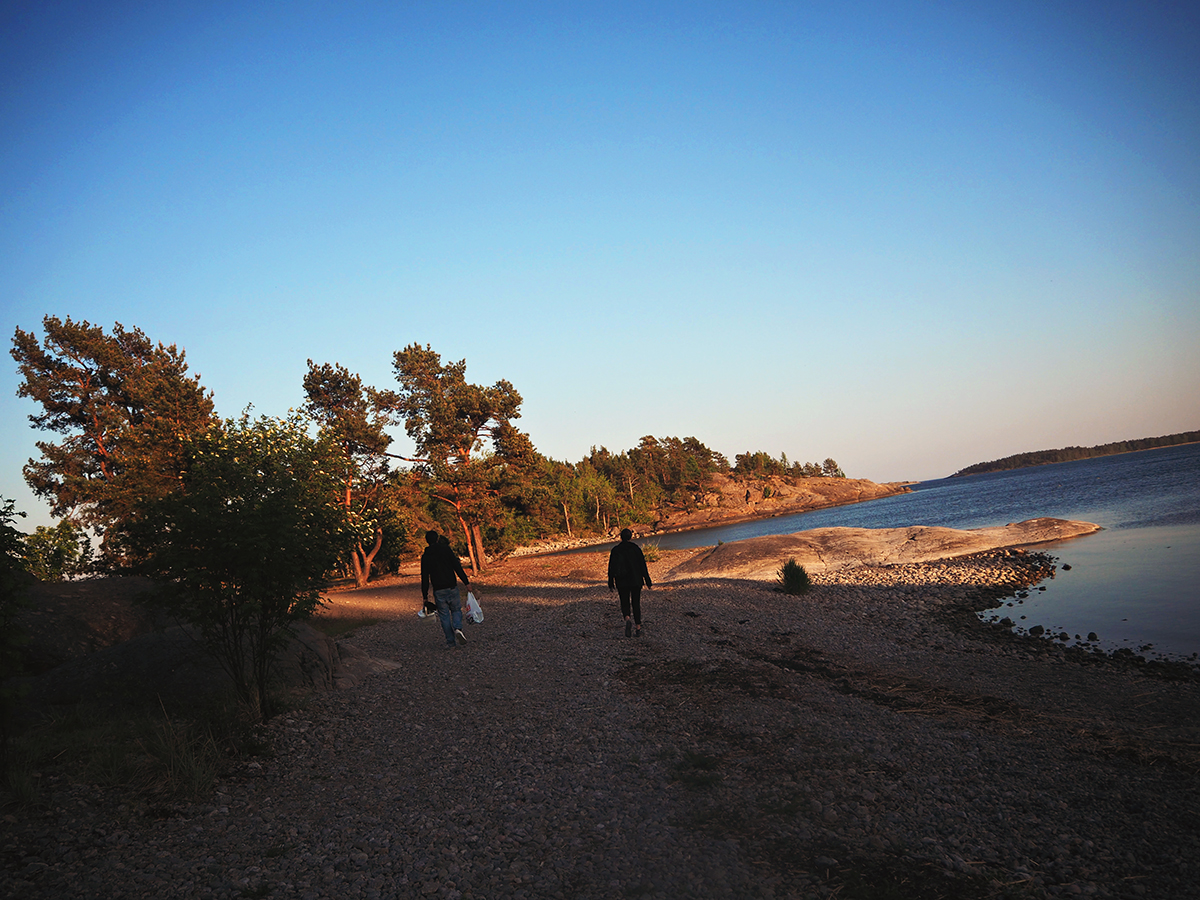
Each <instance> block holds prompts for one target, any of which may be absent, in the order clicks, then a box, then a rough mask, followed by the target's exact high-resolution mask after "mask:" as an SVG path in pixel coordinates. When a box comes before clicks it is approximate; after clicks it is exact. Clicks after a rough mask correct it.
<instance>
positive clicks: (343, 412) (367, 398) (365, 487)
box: [304, 359, 395, 587]
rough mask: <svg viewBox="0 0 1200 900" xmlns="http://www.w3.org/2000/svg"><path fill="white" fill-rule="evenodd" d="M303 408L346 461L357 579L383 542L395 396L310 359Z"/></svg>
mask: <svg viewBox="0 0 1200 900" xmlns="http://www.w3.org/2000/svg"><path fill="white" fill-rule="evenodd" d="M304 395H305V398H306V399H305V404H304V410H305V412H307V413H308V414H309V416H311V417H312V418H313V420H314V421H315V422H317V424H318V425H319V427H320V429H321V433H322V434H323V435H324V436H325V437H326V438H327V439H328V440H329V442H330V443H331V444H332V445H333V446H334V447H336V448H337V451H338V453H339V455H340V457H341V464H342V487H343V491H342V500H341V502H342V506H343V508H344V509H345V511H346V515H347V516H348V518H349V521H350V523H351V527H352V529H353V531H354V532H355V537H354V540H352V541H351V542H350V551H349V564H350V569H351V571H352V573H353V575H354V583H355V584H356V585H357V586H358V587H362V586H364V585H365V584H366V583H367V581H368V580H369V578H370V575H371V566H372V563H373V562H374V560H375V555H376V554H377V553H378V552H379V551H380V549H381V548H382V547H383V539H384V507H385V504H384V496H383V495H384V486H385V485H386V483H387V474H388V462H387V460H388V455H389V454H388V452H387V450H388V447H389V446H390V445H391V443H392V439H391V437H390V436H389V435H388V434H387V432H386V431H385V430H384V429H385V428H386V427H387V426H388V424H390V422H391V418H390V416H389V408H390V406H392V405H394V404H395V397H394V395H392V394H390V393H381V392H379V391H376V390H375V389H374V388H370V387H364V386H363V383H362V379H361V378H360V377H359V376H358V375H352V374H351V373H350V371H349V370H348V369H346V368H345V367H344V366H342V365H340V364H337V363H335V364H333V365H330V364H329V363H325V364H324V365H321V366H318V365H316V364H315V363H314V362H313V361H312V360H311V359H310V360H309V361H308V373H307V374H306V375H305V376H304Z"/></svg>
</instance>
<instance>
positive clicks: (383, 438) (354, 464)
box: [10, 316, 844, 584]
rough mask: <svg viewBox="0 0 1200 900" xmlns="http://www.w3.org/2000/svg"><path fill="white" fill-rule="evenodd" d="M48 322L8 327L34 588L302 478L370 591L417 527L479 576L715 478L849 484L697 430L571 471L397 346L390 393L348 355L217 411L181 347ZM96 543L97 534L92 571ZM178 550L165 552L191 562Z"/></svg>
mask: <svg viewBox="0 0 1200 900" xmlns="http://www.w3.org/2000/svg"><path fill="white" fill-rule="evenodd" d="M42 324H43V330H44V336H43V337H42V338H39V337H38V336H37V335H36V334H34V333H30V332H25V331H22V330H21V329H19V328H18V329H17V330H16V333H15V335H14V338H13V346H12V349H11V351H10V352H11V355H12V357H13V359H14V360H15V361H16V363H17V365H18V368H19V372H20V375H21V377H22V381H21V384H20V387H19V390H18V393H19V395H20V396H23V397H27V398H29V399H31V400H32V401H34V402H35V403H36V404H37V406H38V411H37V412H36V413H34V414H33V415H31V416H30V420H31V422H32V424H33V425H34V427H36V428H37V429H39V430H41V431H43V432H45V433H46V436H47V439H45V440H41V441H39V442H38V443H37V447H38V450H39V452H40V453H41V456H40V458H37V459H31V460H29V462H28V464H27V465H26V466H25V469H24V474H25V478H26V481H27V482H28V484H29V485H30V487H31V488H32V489H33V491H34V493H35V494H37V495H38V496H39V497H42V498H45V499H46V500H48V501H49V502H50V505H51V509H52V512H53V514H54V515H55V516H56V517H59V518H60V519H61V521H60V522H59V524H58V525H57V526H55V527H54V528H39V529H38V531H37V533H35V534H34V535H30V536H28V540H27V543H28V550H29V553H28V555H29V557H30V559H31V560H32V561H33V562H37V561H39V560H40V565H41V569H42V575H43V577H50V576H53V574H54V573H56V572H57V573H62V572H64V571H67V572H68V573H69V571H70V570H71V567H72V566H75V567H77V568H83V567H84V566H85V565H93V566H94V567H96V568H99V569H102V570H105V571H122V570H130V571H149V572H150V573H151V574H162V571H165V570H163V569H162V565H165V563H164V557H163V553H162V550H163V546H164V542H167V543H169V542H170V540H173V539H174V538H175V537H176V536H177V535H179V534H182V533H183V531H185V530H186V529H189V528H190V529H201V530H203V529H210V530H213V531H214V532H219V533H220V537H221V539H223V540H226V541H227V542H228V541H229V540H232V538H231V534H232V532H231V531H230V529H236V528H238V527H240V524H239V519H238V518H237V516H236V515H234V513H235V512H236V511H237V510H239V509H242V510H246V516H250V512H251V511H252V510H257V507H256V506H254V503H255V502H257V501H256V500H254V499H253V498H251V497H249V496H247V494H249V493H252V492H253V491H254V490H255V488H253V485H255V484H261V486H262V487H261V488H260V490H262V491H270V492H271V497H273V498H279V497H283V496H285V495H286V496H291V494H289V493H288V491H290V490H291V488H290V487H287V486H289V485H291V484H292V482H294V481H296V480H297V479H299V480H302V481H303V482H304V490H300V491H296V492H294V493H295V497H294V498H293V500H291V501H289V502H290V503H292V504H293V507H294V506H295V505H296V504H301V503H307V504H311V503H312V502H314V501H313V499H312V498H313V497H320V498H321V500H320V503H321V504H324V505H327V506H328V507H329V508H330V509H331V510H333V511H334V512H336V514H337V515H336V516H334V517H333V518H329V517H324V518H321V517H316V518H312V519H311V521H309V520H305V524H304V525H303V528H307V529H309V530H310V531H311V530H312V529H314V528H317V527H318V524H319V525H320V527H321V528H325V529H332V530H331V531H329V534H327V535H325V536H324V537H322V538H320V539H321V540H324V541H325V542H326V543H329V542H334V543H337V544H338V545H339V547H340V551H339V553H340V559H341V562H340V563H339V565H340V566H342V567H343V568H344V570H345V572H346V573H347V574H348V575H351V576H353V577H354V579H355V581H356V583H358V584H365V583H366V582H367V581H368V580H369V578H370V577H371V575H372V573H373V572H378V571H388V570H393V569H394V568H395V567H396V566H397V565H398V563H399V561H400V560H402V559H404V558H410V557H411V556H412V555H414V554H415V553H418V552H419V551H420V549H421V547H422V546H423V543H424V542H423V534H424V532H425V530H427V529H429V528H434V529H437V530H439V531H441V532H443V533H444V534H447V535H448V536H450V538H451V540H452V542H453V543H454V545H455V547H456V549H457V550H458V552H459V553H460V554H461V555H462V556H463V557H464V558H465V559H466V560H469V562H470V564H471V566H472V567H473V568H474V569H475V570H476V571H479V570H481V569H482V568H483V567H484V564H485V561H486V559H487V558H488V557H489V556H490V557H494V556H496V555H498V554H502V553H504V552H506V551H508V550H511V549H512V548H514V547H516V546H519V545H522V544H527V543H530V542H533V541H536V540H539V539H543V538H548V537H552V536H557V535H569V536H572V537H579V536H587V535H599V534H608V533H611V532H613V531H614V530H615V529H617V528H619V527H623V526H626V525H631V524H636V523H651V522H653V521H655V519H657V518H658V517H659V516H660V513H661V511H662V510H664V509H668V508H669V509H675V510H677V509H689V508H692V507H695V506H696V505H697V504H698V503H701V502H703V498H704V494H705V492H706V489H707V487H708V486H709V484H710V482H711V480H712V478H713V476H714V475H716V474H718V473H724V474H729V475H733V476H734V477H740V478H744V479H763V478H768V477H772V476H776V477H786V478H793V479H798V478H808V477H814V476H827V477H844V473H843V472H842V470H841V468H840V467H839V466H838V464H837V462H836V461H834V460H833V459H826V460H825V461H824V462H821V463H799V462H790V461H789V460H788V459H787V457H786V455H783V454H781V455H780V456H779V457H778V458H775V457H773V456H771V455H770V454H768V453H765V452H762V451H747V452H745V453H741V454H738V455H737V456H736V457H735V458H734V460H733V461H732V463H731V462H730V461H729V460H728V459H727V458H726V457H724V456H723V455H721V454H720V453H717V452H716V451H714V450H712V449H710V448H709V447H707V446H705V445H704V444H703V443H702V442H701V441H700V440H699V439H697V438H695V437H682V438H680V437H654V436H651V435H647V436H645V437H643V438H642V439H641V440H640V441H639V443H638V445H637V446H636V447H633V448H630V449H627V450H622V451H618V452H614V451H610V450H608V449H607V448H606V447H603V446H600V447H598V448H597V447H593V448H592V449H591V451H590V452H589V453H588V455H587V456H586V457H584V458H583V459H581V460H579V461H577V462H566V461H559V460H554V459H551V458H549V457H547V456H545V455H543V454H542V453H540V452H539V451H538V450H537V449H536V447H535V446H534V443H533V441H532V439H531V438H530V436H529V435H528V434H526V433H524V432H522V431H520V430H519V429H518V428H517V427H516V424H515V423H516V422H517V420H519V419H520V415H521V413H520V409H521V402H522V400H521V396H520V394H519V393H518V392H517V390H516V388H515V387H514V386H513V385H512V384H511V383H509V382H508V381H505V380H501V381H497V382H496V383H495V384H493V385H477V384H472V383H470V382H468V381H467V378H466V361H465V360H459V361H457V362H444V361H443V360H442V359H441V357H440V355H439V354H438V353H436V352H435V351H434V350H433V349H432V348H430V347H429V346H428V345H426V346H421V345H419V344H415V343H414V344H411V345H409V346H407V347H405V348H404V349H403V350H399V351H396V352H395V353H394V354H393V359H392V364H393V371H394V375H395V384H394V385H389V386H384V387H375V386H371V385H366V384H364V383H363V382H362V380H361V378H360V377H359V376H358V375H357V374H355V373H353V372H351V371H350V370H349V369H347V368H346V367H344V366H342V365H341V364H340V363H336V362H334V363H330V362H322V363H317V362H314V361H312V360H309V361H308V370H307V373H306V374H305V376H304V378H303V381H302V383H301V384H299V385H297V392H298V396H300V397H302V398H303V401H302V405H301V406H300V408H299V410H298V411H297V412H296V413H294V414H292V415H290V416H289V417H287V418H285V419H271V418H270V417H259V418H258V419H253V418H251V416H250V415H249V413H248V412H247V413H245V414H243V416H242V417H241V418H239V419H224V420H223V419H221V418H219V417H218V416H217V415H216V412H215V407H214V403H213V398H212V394H211V392H209V391H207V390H205V389H204V387H203V386H202V385H201V384H200V379H199V376H196V375H191V374H189V373H188V367H187V363H186V360H185V354H184V352H183V351H182V350H180V349H178V348H177V347H176V346H175V345H173V344H172V345H165V344H162V343H156V342H154V341H152V340H151V339H150V338H149V337H147V336H146V335H145V334H144V333H143V332H142V331H141V330H140V329H137V328H134V329H126V328H125V327H124V326H122V325H121V324H119V323H118V324H116V325H115V326H114V327H113V328H112V329H111V331H105V330H104V329H103V328H101V327H98V326H95V325H92V324H90V323H88V322H86V321H81V322H75V321H72V320H71V319H70V318H67V319H65V320H64V319H59V318H56V317H53V316H47V317H45V319H44V320H43V323H42ZM399 425H402V426H403V427H404V429H405V431H406V433H407V434H408V436H409V438H410V439H411V440H412V444H413V446H414V447H415V454H414V455H413V456H412V457H404V456H401V455H399V454H396V453H394V452H393V450H392V438H391V437H390V435H389V434H388V433H387V429H388V428H389V427H392V426H399ZM222 454H226V455H227V456H228V459H225V458H224V457H223V456H222ZM281 473H283V474H282V475H281ZM285 487H286V489H285ZM205 503H208V504H212V509H213V510H214V511H215V512H213V514H212V516H210V517H209V518H205V515H202V513H203V509H201V507H202V506H203V504H205ZM290 508H292V507H288V506H286V504H285V505H284V506H282V507H280V508H279V509H276V510H274V512H272V513H271V515H274V516H281V515H284V512H283V511H282V510H286V509H290ZM218 512H219V513H220V515H217V513H218ZM254 514H255V515H258V514H259V513H258V512H255V513H254ZM267 521H268V519H263V520H261V521H259V526H260V527H266V525H265V524H264V522H267ZM89 535H95V536H96V537H98V539H99V540H98V541H97V542H96V544H97V547H98V551H97V558H96V559H95V560H94V561H92V560H90V559H89V558H88V556H87V554H88V553H89V552H90V547H91V544H92V541H91V540H90V539H89ZM213 539H214V540H216V539H217V538H216V536H213ZM310 539H311V540H314V541H315V540H317V539H318V537H317V535H316V534H315V532H314V533H312V534H311V535H310ZM247 540H249V538H247ZM298 540H299V538H298ZM184 543H185V542H183V541H180V542H179V546H178V547H176V548H175V550H176V551H178V553H177V555H179V554H184V555H186V554H185V550H187V548H186V547H184V546H183V545H184ZM202 543H203V542H200V544H197V541H196V540H193V541H192V545H194V546H199V545H201V544H202ZM188 552H190V551H188ZM180 558H182V557H180ZM32 564H33V563H31V565H32ZM156 565H157V566H159V568H158V569H156V568H155V566H156Z"/></svg>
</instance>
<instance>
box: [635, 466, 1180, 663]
mask: <svg viewBox="0 0 1200 900" xmlns="http://www.w3.org/2000/svg"><path fill="white" fill-rule="evenodd" d="M1038 516H1053V517H1055V518H1059V519H1077V520H1081V521H1085V522H1095V523H1096V524H1097V525H1101V526H1103V527H1104V529H1105V530H1104V531H1101V532H1099V533H1098V534H1094V535H1089V536H1087V537H1082V538H1076V539H1075V540H1071V541H1063V542H1060V543H1056V544H1046V545H1042V546H1039V547H1038V549H1039V550H1045V551H1046V552H1049V553H1051V554H1053V555H1054V556H1056V557H1058V559H1059V571H1058V575H1057V577H1055V578H1054V579H1052V580H1049V581H1046V582H1044V583H1043V585H1044V586H1045V588H1046V590H1045V591H1034V592H1032V593H1031V594H1030V596H1029V598H1028V599H1027V600H1025V601H1024V602H1022V603H1016V601H1013V606H1012V607H1011V608H1008V607H1007V606H1006V607H1002V608H1000V609H998V610H997V611H996V614H1003V615H1007V616H1009V617H1010V618H1012V619H1013V620H1014V621H1017V622H1019V627H1021V628H1029V627H1032V626H1033V625H1041V626H1043V627H1045V628H1047V629H1049V630H1051V631H1053V632H1055V633H1057V632H1062V631H1065V632H1067V633H1068V634H1070V635H1072V636H1074V635H1076V634H1080V635H1083V636H1085V637H1086V636H1087V634H1088V632H1096V634H1098V635H1099V636H1100V643H1101V646H1103V647H1105V648H1106V649H1109V650H1112V649H1116V648H1118V647H1130V648H1132V649H1135V650H1142V648H1146V647H1147V645H1149V648H1148V649H1146V650H1144V651H1143V652H1145V653H1146V654H1147V655H1150V656H1154V655H1162V656H1168V657H1174V656H1191V655H1192V654H1198V653H1200V587H1198V585H1200V444H1189V445H1187V446H1183V447H1167V448H1164V449H1161V450H1146V451H1143V452H1141V453H1124V454H1121V455H1119V456H1106V457H1102V458H1100V459H1089V460H1081V461H1079V462H1070V463H1057V464H1055V465H1050V466H1036V467H1033V468H1028V469H1016V470H1013V471H1010V472H994V473H990V474H987V475H969V476H965V477H962V478H943V479H940V480H938V481H926V482H922V483H921V484H918V485H914V489H913V492H912V493H911V494H901V495H899V496H896V497H888V498H886V499H884V500H874V501H871V502H869V503H859V504H855V505H853V506H842V507H837V508H835V509H823V510H817V511H815V512H810V513H801V514H800V515H794V516H779V517H777V518H774V519H760V520H758V521H755V522H744V523H741V524H738V525H725V526H721V527H719V528H706V529H703V530H701V531H691V532H687V533H685V534H673V535H661V536H658V537H655V538H653V541H654V542H655V543H657V544H658V545H659V546H660V547H663V548H674V547H703V546H708V545H712V544H715V543H717V542H718V541H738V540H744V539H745V538H750V537H758V536H761V535H767V534H788V533H791V532H794V531H804V530H806V529H810V528H828V527H831V526H837V525H844V526H850V527H859V528H900V527H905V526H908V525H945V526H949V527H951V528H985V527H988V526H991V525H1004V524H1007V523H1009V522H1021V521H1023V520H1025V519H1033V518H1037V517H1038ZM1063 564H1066V565H1069V566H1070V567H1071V568H1070V570H1064V569H1063Z"/></svg>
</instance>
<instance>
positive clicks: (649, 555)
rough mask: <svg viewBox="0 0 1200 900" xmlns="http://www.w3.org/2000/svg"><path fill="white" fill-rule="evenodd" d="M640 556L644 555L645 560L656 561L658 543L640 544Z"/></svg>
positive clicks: (658, 553)
mask: <svg viewBox="0 0 1200 900" xmlns="http://www.w3.org/2000/svg"><path fill="white" fill-rule="evenodd" d="M642 556H644V557H646V562H648V563H652V562H658V557H659V556H660V550H659V549H658V544H642Z"/></svg>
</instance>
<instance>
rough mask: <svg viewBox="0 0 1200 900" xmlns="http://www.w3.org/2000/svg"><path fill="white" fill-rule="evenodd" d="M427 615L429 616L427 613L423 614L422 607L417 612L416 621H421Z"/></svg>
mask: <svg viewBox="0 0 1200 900" xmlns="http://www.w3.org/2000/svg"><path fill="white" fill-rule="evenodd" d="M427 615H429V613H427V612H425V607H423V606H422V607H421V608H420V609H418V610H417V618H418V619H423V618H425V617H426V616H427Z"/></svg>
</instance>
